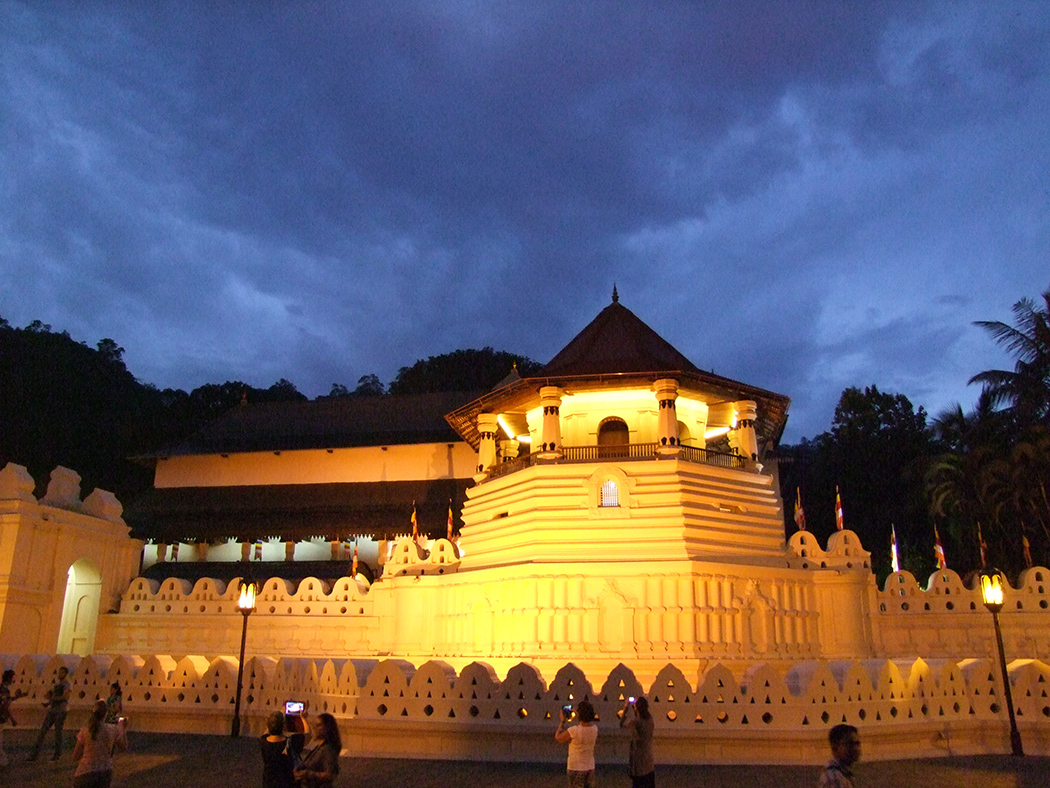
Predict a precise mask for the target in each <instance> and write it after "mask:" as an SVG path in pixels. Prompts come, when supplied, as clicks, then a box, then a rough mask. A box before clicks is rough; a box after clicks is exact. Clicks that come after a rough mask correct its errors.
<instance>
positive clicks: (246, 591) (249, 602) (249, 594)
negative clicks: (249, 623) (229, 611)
mask: <svg viewBox="0 0 1050 788" xmlns="http://www.w3.org/2000/svg"><path fill="white" fill-rule="evenodd" d="M257 593H258V586H256V585H255V583H241V595H240V597H239V598H238V599H237V609H238V610H240V611H241V612H242V613H253V612H255V595H256V594H257Z"/></svg>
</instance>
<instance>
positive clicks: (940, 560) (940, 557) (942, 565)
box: [933, 525, 948, 569]
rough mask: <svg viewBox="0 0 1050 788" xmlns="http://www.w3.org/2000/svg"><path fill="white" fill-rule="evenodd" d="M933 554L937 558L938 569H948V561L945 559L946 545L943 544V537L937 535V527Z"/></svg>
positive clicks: (934, 529)
mask: <svg viewBox="0 0 1050 788" xmlns="http://www.w3.org/2000/svg"><path fill="white" fill-rule="evenodd" d="M933 554H934V556H935V557H936V558H937V568H938V569H947V568H948V561H947V559H946V558H945V557H944V545H942V544H941V535H940V534H939V533H937V526H936V525H935V526H933Z"/></svg>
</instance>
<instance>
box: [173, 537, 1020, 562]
mask: <svg viewBox="0 0 1050 788" xmlns="http://www.w3.org/2000/svg"><path fill="white" fill-rule="evenodd" d="M171 560H172V561H178V560H179V543H178V542H176V543H175V544H173V545H172V546H171ZM1029 566H1031V564H1029Z"/></svg>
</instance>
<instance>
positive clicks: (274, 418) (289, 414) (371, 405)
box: [144, 392, 478, 459]
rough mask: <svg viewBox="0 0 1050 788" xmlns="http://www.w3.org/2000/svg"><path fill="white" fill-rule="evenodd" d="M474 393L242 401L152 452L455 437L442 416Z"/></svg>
mask: <svg viewBox="0 0 1050 788" xmlns="http://www.w3.org/2000/svg"><path fill="white" fill-rule="evenodd" d="M477 396H478V393H477V392H475V393H469V392H468V393H456V392H438V393H431V394H404V395H392V394H388V395H384V396H378V397H340V398H335V399H322V400H314V401H311V402H271V403H263V404H258V405H241V406H238V407H235V408H232V409H231V410H230V411H229V412H228V413H226V414H225V415H224V416H222V417H220V418H219V419H218V420H216V421H215V422H213V423H211V424H209V425H207V426H206V427H204V428H203V429H201V430H200V431H198V432H196V433H194V434H193V435H191V436H190V437H189V438H187V439H186V440H184V441H182V442H181V443H178V444H176V445H174V446H170V447H167V448H165V449H163V450H161V451H158V452H156V453H155V454H154V455H151V456H152V457H158V456H159V457H172V456H179V455H186V454H228V453H234V452H249V451H282V450H283V451H292V450H294V449H339V448H347V447H351V446H384V445H397V444H406V443H442V442H446V441H447V442H453V441H455V442H458V441H459V436H457V435H456V433H455V432H454V431H453V430H452V429H451V428H450V427H449V425H448V422H446V421H445V418H444V416H445V414H446V413H448V412H449V411H451V410H454V409H455V408H457V407H459V406H460V405H462V404H463V403H464V402H470V401H471V400H472V399H474V398H475V397H477ZM144 459H145V458H144Z"/></svg>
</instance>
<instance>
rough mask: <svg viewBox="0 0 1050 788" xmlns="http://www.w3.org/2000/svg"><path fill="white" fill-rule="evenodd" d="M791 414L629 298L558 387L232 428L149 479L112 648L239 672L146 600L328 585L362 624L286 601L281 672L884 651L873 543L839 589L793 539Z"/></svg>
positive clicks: (376, 404)
mask: <svg viewBox="0 0 1050 788" xmlns="http://www.w3.org/2000/svg"><path fill="white" fill-rule="evenodd" d="M788 402H789V401H788V399H787V397H784V396H782V395H779V394H775V393H772V392H769V391H765V390H763V389H760V388H757V387H754V386H750V385H747V384H744V383H739V382H737V381H733V380H729V379H727V378H724V377H720V376H718V375H715V374H713V373H709V372H704V371H702V370H701V369H700V368H698V367H697V366H696V365H695V364H693V363H692V362H691V361H689V359H687V358H686V357H685V356H684V355H682V354H681V353H680V352H679V351H677V350H676V349H675V348H674V347H672V346H671V345H670V344H669V343H668V342H667V341H665V340H664V339H663V338H661V337H660V336H659V335H658V334H657V333H656V332H655V331H653V330H652V329H651V328H650V327H649V326H647V325H646V324H645V323H644V322H643V321H642V320H640V319H639V318H638V317H637V316H636V315H634V314H633V313H632V312H631V311H630V310H629V309H627V308H626V307H625V306H623V305H622V304H620V303H619V299H618V298H617V296H616V293H615V292H614V294H613V300H612V303H610V304H609V305H608V306H607V307H606V308H605V309H603V310H602V311H601V312H600V313H599V314H598V316H597V317H596V318H595V319H594V320H593V321H591V323H590V324H589V325H587V326H586V327H585V328H584V329H583V330H582V331H581V332H580V333H579V334H578V335H577V336H576V337H575V338H574V339H573V340H572V341H571V342H569V343H568V344H567V345H566V346H565V347H564V349H562V350H561V352H559V353H558V354H557V355H555V357H554V358H553V359H552V360H551V361H550V362H549V363H548V364H546V365H545V366H544V367H543V368H541V369H540V370H539V371H538V372H537V373H536V374H534V375H529V376H527V377H521V376H519V375H518V374H517V372H516V371H512V372H511V373H510V374H509V375H508V377H507V378H506V379H505V380H503V381H502V382H501V383H500V384H499V385H497V386H496V387H495V388H494V389H493V390H492V391H489V392H484V393H480V394H430V395H419V396H413V397H394V396H386V397H373V398H358V399H345V400H323V401H319V402H310V403H297V404H281V405H259V406H251V405H245V406H242V407H240V408H235V409H234V410H233V411H232V412H231V413H230V414H228V416H226V417H225V418H224V419H222V420H220V421H219V422H218V423H216V424H214V425H212V426H211V427H209V428H206V429H205V430H203V431H202V432H201V433H199V434H197V435H195V436H193V437H192V438H191V439H190V440H188V441H186V442H185V443H184V444H182V445H180V446H177V447H173V448H172V449H170V450H166V451H165V452H164V453H163V455H158V456H157V457H155V458H152V459H153V460H154V461H155V462H156V483H155V487H154V490H153V491H152V493H151V494H150V495H148V496H147V497H146V498H145V499H143V500H140V501H138V502H136V504H135V505H134V506H133V507H131V509H130V510H129V512H128V513H127V519H128V521H129V522H130V523H131V524H132V526H133V528H134V531H135V535H136V536H138V537H139V538H142V539H144V540H146V541H147V542H148V544H147V545H146V546H145V548H144V560H143V570H142V576H141V577H140V578H139V579H137V580H135V581H134V583H133V584H132V588H131V591H130V592H129V593H128V594H126V595H125V597H124V599H123V601H122V604H121V607H120V612H119V613H116V614H111V615H107V616H103V617H102V618H101V627H100V631H99V640H98V642H97V643H96V648H99V649H101V650H103V651H109V652H123V653H127V652H139V653H145V652H150V653H153V652H156V651H158V650H168V651H180V652H181V651H186V650H187V649H188V648H189V644H188V642H187V643H186V644H183V645H179V644H178V640H179V638H186V639H187V640H188V641H190V642H193V643H198V644H207V648H204V649H202V650H204V651H206V652H209V653H210V652H212V651H216V652H217V651H221V650H222V649H223V648H224V647H225V646H226V642H227V639H228V637H229V633H227V632H225V631H224V629H223V627H222V626H218V627H216V626H213V624H214V622H209V621H208V620H207V619H206V618H205V617H202V616H200V615H197V616H194V617H193V618H191V619H187V620H186V621H178V617H170V618H168V619H167V620H168V621H171V622H172V623H171V625H170V626H160V627H158V626H157V621H156V618H155V615H152V614H146V613H144V612H143V606H142V605H141V604H140V603H139V602H140V597H142V596H143V595H144V594H145V595H148V592H149V591H150V589H152V588H154V587H157V586H158V584H164V586H167V585H168V584H170V583H171V582H176V581H177V582H179V583H185V584H186V586H185V588H186V589H189V588H190V587H192V585H193V584H194V583H197V582H199V581H201V579H202V578H206V579H209V582H228V581H229V580H231V579H232V578H234V577H237V578H253V579H255V580H258V581H270V580H271V579H272V580H274V581H277V580H282V581H284V583H295V584H298V583H299V582H300V581H302V580H303V579H304V578H312V579H313V580H315V581H316V582H318V583H321V584H323V586H324V587H326V588H328V589H331V588H333V587H335V586H340V587H343V588H344V589H345V590H346V591H347V592H348V593H347V594H345V596H346V597H347V599H346V601H352V602H354V603H355V604H356V608H354V609H356V611H357V614H356V616H354V617H353V618H352V619H351V620H349V621H344V622H342V624H341V629H340V634H339V635H338V636H337V637H335V638H330V637H320V636H319V635H318V634H317V633H318V631H319V630H318V629H317V627H318V626H321V625H320V624H319V622H318V621H317V620H316V618H317V617H316V616H310V615H305V614H297V613H295V612H294V611H293V612H291V613H289V612H288V610H291V609H286V611H285V612H284V614H283V615H282V614H281V613H280V608H279V607H278V606H274V607H273V617H272V620H271V622H270V624H271V626H269V627H268V628H267V630H266V631H267V632H269V637H268V636H267V635H265V634H261V633H258V629H259V627H258V626H257V628H256V629H257V634H256V642H257V644H259V645H260V647H262V648H264V649H265V650H266V651H267V653H272V654H277V655H282V656H295V655H306V654H307V651H308V650H307V647H304V646H297V645H296V644H298V643H309V644H311V645H310V646H309V649H310V650H316V649H317V648H318V645H317V644H320V643H324V644H325V645H324V646H322V647H321V650H322V651H323V653H325V654H329V653H332V654H336V653H343V654H347V655H351V656H362V657H363V656H368V655H370V654H376V653H382V654H396V655H398V656H399V657H403V658H405V659H409V660H422V659H427V658H440V659H443V660H446V661H448V662H449V664H452V665H464V664H467V663H469V662H471V661H473V660H477V659H481V658H484V659H487V660H489V661H492V660H493V659H497V661H499V662H501V663H503V664H506V665H508V666H509V665H511V664H514V663H515V662H517V661H520V660H527V661H530V662H532V663H533V664H536V665H554V664H556V663H558V664H560V663H561V662H564V660H565V658H566V657H567V656H569V655H572V656H573V657H574V658H575V660H576V662H577V664H580V663H587V664H593V665H594V666H611V665H615V664H617V663H619V662H624V663H626V664H632V665H640V667H639V668H638V670H639V671H640V672H641V673H642V674H649V673H655V671H656V670H658V669H659V667H661V666H662V665H664V664H665V663H666V662H667V661H668V660H675V661H677V662H681V661H683V660H685V661H686V662H688V661H693V662H695V663H697V664H698V661H700V660H704V659H709V658H711V657H718V658H720V659H731V660H750V659H756V658H764V659H770V658H772V659H791V658H797V657H800V656H843V655H858V654H859V655H870V654H873V653H874V649H875V646H874V640H873V638H874V636H873V632H872V627H871V621H870V615H869V614H868V612H867V605H866V594H867V593H868V591H869V588H870V587H871V585H872V578H871V573H870V568H869V566H868V561H867V556H866V554H865V553H864V552H863V550H862V549H861V547H860V545H859V542H857V541H856V538H855V537H852V539H853V543H852V546H849V544H848V543H849V542H850V537H851V536H852V535H851V534H848V533H847V534H844V535H842V536H841V537H840V541H843V542H844V546H843V547H842V548H841V549H840V550H839V551H838V553H839V555H835V556H831V557H829V558H826V559H825V560H824V561H823V564H824V569H825V570H826V571H825V572H824V574H823V575H819V574H816V573H814V571H813V567H811V566H810V565H809V563H808V562H807V561H806V558H805V556H804V555H801V554H800V551H798V550H796V549H793V548H791V547H790V546H789V545H788V544H787V542H786V539H785V534H784V525H783V523H784V520H783V511H782V502H781V498H780V493H779V489H778V484H777V479H776V475H775V470H776V466H775V463H771V462H766V461H765V460H766V456H765V455H766V453H767V452H768V451H769V450H770V449H771V448H772V447H774V446H775V445H776V443H777V441H778V440H779V438H780V436H781V434H782V432H783V429H784V424H785V420H786V412H787V407H788ZM802 552H805V551H802ZM352 556H356V558H353V557H352ZM847 559H848V560H847ZM847 564H848V566H847ZM279 585H283V584H279ZM173 588H174V586H173ZM274 588H277V586H274ZM263 593H264V595H265V593H266V591H265V586H264V592H263ZM166 608H167V606H165V610H166ZM340 609H343V606H342V605H340ZM155 610H156V608H155V606H154V607H153V611H154V612H155ZM198 613H199V611H198ZM177 621H178V623H176V622H177ZM311 633H312V634H311ZM260 640H262V641H265V645H262V644H261V643H260Z"/></svg>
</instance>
